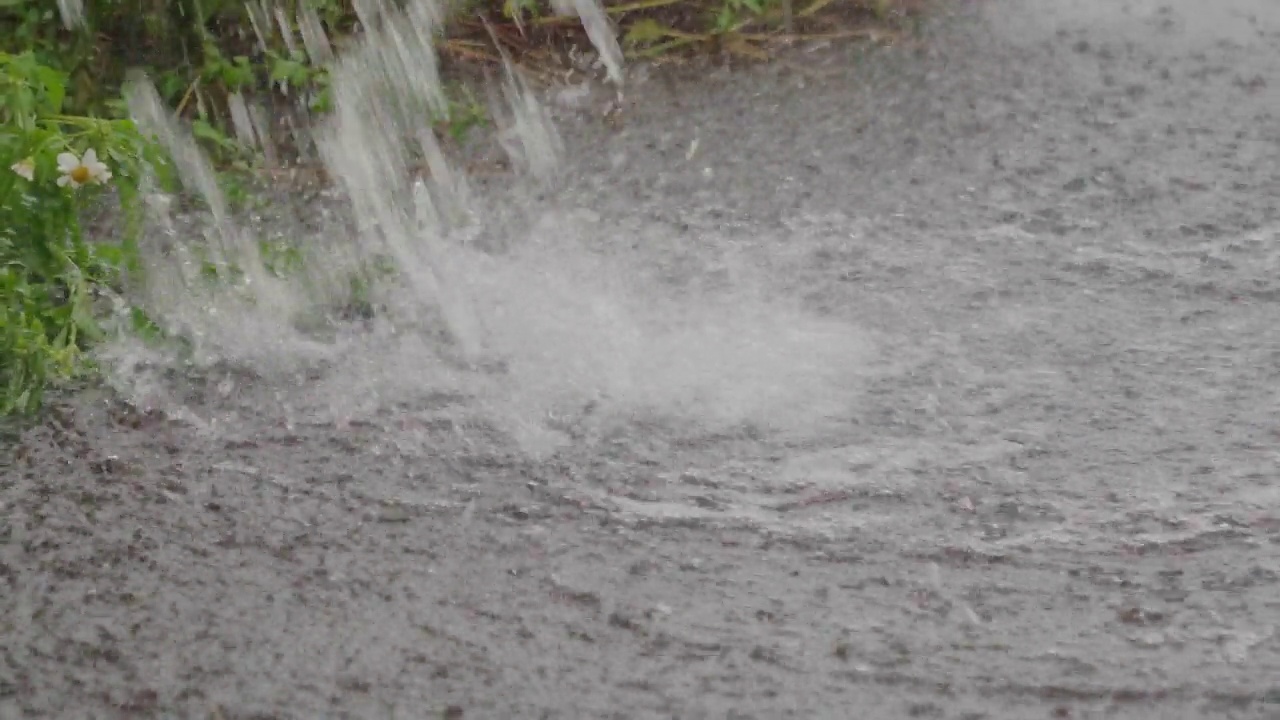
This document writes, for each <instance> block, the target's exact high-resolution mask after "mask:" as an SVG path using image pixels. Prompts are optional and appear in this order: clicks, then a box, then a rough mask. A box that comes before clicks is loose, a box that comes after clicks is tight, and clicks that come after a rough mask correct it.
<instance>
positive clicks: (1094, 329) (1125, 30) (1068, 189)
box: [0, 0, 1280, 720]
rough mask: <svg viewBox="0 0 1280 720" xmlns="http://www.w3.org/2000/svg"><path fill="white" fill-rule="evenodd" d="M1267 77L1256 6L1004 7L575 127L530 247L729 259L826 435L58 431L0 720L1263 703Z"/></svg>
mask: <svg viewBox="0 0 1280 720" xmlns="http://www.w3.org/2000/svg"><path fill="white" fill-rule="evenodd" d="M1278 70H1280V6H1275V5H1274V4H1272V3H1270V2H1265V1H1263V0H1256V1H1253V2H1244V1H1243V0H1241V1H1239V2H1227V1H1225V0H1224V1H1222V2H1217V3H1205V2H1193V1H1192V0H1179V1H1178V2H1164V3H1161V2H1137V1H1134V2H1123V1H1116V2H1102V1H1101V0H1096V1H1095V0H1082V1H1080V2H1075V3H1060V2H1050V0H1026V1H1024V2H1014V1H1013V0H1008V1H1004V2H995V1H993V2H982V3H969V4H963V5H962V6H961V8H960V9H959V10H958V11H957V13H956V16H955V17H948V18H945V19H941V20H939V21H938V22H936V23H935V24H934V25H933V26H931V28H930V30H929V31H928V33H927V36H926V37H925V38H924V42H922V43H906V44H904V45H902V46H899V47H896V48H889V49H884V50H879V51H874V52H870V53H867V52H865V51H859V50H855V49H850V48H812V49H805V48H801V49H797V50H796V51H794V53H792V54H791V55H790V56H789V60H788V62H783V63H778V64H775V65H773V66H771V67H770V68H764V69H757V70H749V71H739V72H734V73H719V74H716V75H715V76H713V78H712V79H710V80H704V81H700V82H698V83H696V84H694V83H683V82H680V81H676V82H672V83H665V82H663V81H662V80H661V79H658V78H657V77H656V76H655V77H654V78H653V79H651V80H649V81H648V82H646V83H642V84H640V85H639V86H638V87H636V88H634V89H632V90H630V91H629V93H628V100H629V102H630V108H629V109H628V112H627V116H626V123H625V126H624V127H623V128H622V129H620V130H619V129H609V128H606V127H603V126H601V125H600V124H599V123H598V122H594V121H591V122H589V121H588V120H586V119H584V118H577V119H575V118H574V117H573V116H572V113H571V112H569V111H562V114H563V115H565V117H563V118H561V121H562V129H563V130H564V135H565V138H566V143H567V145H568V155H569V158H570V160H571V167H570V168H569V169H568V172H567V173H566V180H564V181H563V182H562V183H561V186H560V187H558V188H557V189H556V190H555V193H554V198H553V199H552V201H551V202H550V203H549V204H548V205H545V206H543V207H542V208H541V209H540V210H538V211H537V216H536V217H534V218H533V219H532V221H529V222H525V225H526V227H532V228H533V230H532V231H529V230H527V229H526V231H525V232H532V233H533V234H535V235H537V234H539V233H541V234H545V235H548V236H551V235H557V236H558V235H572V236H573V237H574V238H576V240H577V241H578V242H580V243H582V244H583V245H584V246H589V247H590V248H592V249H593V250H594V251H596V252H598V253H599V254H600V255H602V256H607V257H614V258H628V260H627V261H628V262H632V263H634V264H635V265H634V266H636V267H640V266H644V267H652V268H655V272H661V273H664V274H665V275H664V276H665V277H667V278H668V279H669V281H670V282H671V284H672V288H673V289H672V292H673V293H676V292H679V291H680V289H681V288H683V287H685V285H687V284H688V283H689V282H692V279H698V278H713V279H714V278H715V277H718V273H723V272H724V268H725V258H726V257H730V256H732V257H734V258H738V259H739V260H741V259H746V261H747V262H745V266H746V267H749V268H750V270H751V272H753V273H754V274H755V275H756V276H759V277H761V278H763V283H764V284H765V285H766V286H767V288H768V291H769V292H772V293H775V294H777V295H779V296H784V297H791V298H796V299H798V300H799V301H800V303H801V304H802V305H803V308H804V309H805V310H807V311H808V312H809V313H810V314H812V315H816V316H820V317H822V318H823V319H825V320H829V321H833V322H839V323H841V324H842V325H841V326H842V327H844V328H846V329H847V333H848V335H847V336H846V337H845V338H844V341H845V342H847V343H848V348H849V355H848V361H849V366H850V372H849V373H848V374H847V375H845V376H843V378H842V383H843V384H842V385H841V386H840V387H839V392H833V393H830V396H829V397H827V396H822V395H821V393H817V392H810V393H806V394H803V395H801V397H803V398H804V399H805V401H806V402H809V403H817V402H831V403H833V404H835V405H838V406H839V409H838V411H837V410H830V411H829V412H826V413H825V415H826V417H825V419H824V421H823V422H821V423H816V424H815V423H802V422H800V419H802V418H803V417H804V414H803V413H802V412H800V410H799V409H797V408H795V407H791V406H787V405H786V404H782V405H779V406H777V408H778V409H777V412H778V413H779V414H778V417H777V422H776V423H770V422H767V418H766V421H762V422H758V423H754V424H751V425H749V426H747V427H738V428H734V429H732V431H729V430H717V431H715V432H710V431H707V430H706V429H705V427H703V426H701V425H696V424H690V425H688V426H686V425H682V424H681V423H679V422H669V423H661V422H654V421H648V420H645V421H641V420H640V419H635V420H633V421H626V422H624V421H623V420H621V419H618V418H608V419H596V418H594V417H593V416H592V415H591V414H590V413H589V412H588V413H584V414H583V415H582V416H581V417H575V418H571V419H567V420H565V427H564V428H563V432H564V433H565V434H566V435H567V436H568V437H569V438H570V439H571V442H568V443H567V444H565V445H564V446H563V447H561V448H560V449H559V450H557V451H556V452H555V453H553V454H550V455H545V456H531V455H530V454H528V453H525V452H522V451H521V450H520V449H519V448H518V447H517V446H516V445H515V444H514V443H513V442H512V441H511V440H510V439H509V438H508V437H507V436H506V435H504V434H503V433H502V432H499V431H498V429H495V428H493V427H491V424H486V423H485V422H484V421H483V420H482V419H476V418H475V417H474V415H473V414H472V413H470V412H469V410H468V408H467V407H465V402H464V401H463V400H461V399H459V398H458V397H456V396H453V395H449V394H447V393H439V394H436V395H430V396H416V397H406V398H404V401H403V402H400V403H393V402H389V401H386V400H385V398H386V397H387V395H386V393H383V394H381V395H379V394H378V393H376V392H374V391H373V390H371V389H370V387H372V385H370V386H365V385H361V384H359V383H353V381H352V380H351V379H350V378H345V377H328V376H325V375H323V374H319V375H315V376H311V377H308V378H306V379H305V382H301V383H287V382H282V381H280V380H279V379H276V380H271V379H267V378H257V379H254V378H244V377H240V376H239V375H236V371H235V370H234V369H225V370H224V371H221V372H210V373H207V375H205V376H201V377H196V378H189V379H186V380H185V381H184V383H185V384H184V385H183V387H184V388H185V391H186V393H187V395H186V397H185V399H184V403H185V407H188V408H189V409H190V414H189V416H186V417H168V418H166V417H162V416H160V415H155V414H147V413H143V412H139V411H137V410H132V409H129V408H126V407H123V406H122V405H120V404H117V403H110V402H106V401H103V400H95V399H93V398H92V397H88V396H86V397H82V398H80V399H78V400H77V401H76V402H75V403H71V404H69V405H68V406H67V407H65V408H63V409H61V410H59V411H58V412H56V413H55V417H54V418H53V419H52V420H51V421H50V422H49V423H48V424H46V425H45V426H43V427H41V428H39V429H37V430H35V431H32V432H31V433H29V434H28V435H27V436H26V437H25V438H24V440H23V442H22V443H21V446H20V447H19V450H18V454H19V457H18V460H17V462H16V463H14V464H13V465H11V466H9V467H8V468H6V469H5V471H4V472H5V475H4V480H3V481H2V483H0V503H2V505H0V507H2V508H3V514H2V517H3V518H4V519H3V522H4V525H3V530H0V537H3V538H4V539H5V542H4V543H3V544H0V575H3V580H4V585H5V592H4V593H3V594H2V595H0V608H3V613H2V615H0V617H3V618H4V620H3V621H2V622H3V625H0V632H2V633H3V634H2V635H0V637H3V642H0V649H2V650H3V653H2V657H0V717H4V718H9V717H13V718H21V717H31V718H46V717H48V718H54V717H56V718H114V717H122V718H123V717H128V718H141V717H156V718H161V717H200V718H214V719H217V720H233V719H240V720H245V719H248V718H259V719H261V718H428V717H445V718H682V719H686V720H691V719H696V718H716V719H720V718H726V719H727V718H737V719H739V720H745V719H747V718H758V719H762V720H763V719H766V718H768V719H772V718H846V717H861V716H865V717H874V718H899V717H901V718H908V717H924V718H954V719H960V718H965V719H967V720H978V719H979V718H990V719H993V720H994V719H1005V718H1008V719H1014V718H1017V719H1019V720H1021V719H1023V718H1036V717H1047V718H1101V717H1108V718H1161V719H1174V718H1206V717H1222V718H1272V717H1277V716H1280V637H1278V636H1277V624H1278V623H1280V593H1278V592H1277V590H1280V560H1277V558H1280V552H1278V551H1277V550H1278V549H1277V544H1280V506H1278V503H1280V489H1277V486H1276V482H1275V480H1276V475H1277V469H1278V467H1280V212H1278V211H1277V200H1276V198H1277V197H1280V115H1278V114H1280V73H1277V71H1278ZM695 141H696V142H695ZM495 192H497V191H496V190H495ZM520 212H524V210H521V211H520ZM512 213H513V214H516V211H514V210H513V211H512ZM691 346H693V343H692V341H691ZM842 347H843V346H842ZM662 353H663V357H668V358H670V360H671V362H673V363H675V362H678V360H679V356H680V354H681V346H680V345H679V344H674V345H671V346H668V347H665V348H663V349H662ZM411 360H412V358H406V359H405V362H411ZM726 367H729V365H727V366H726ZM761 367H768V366H767V365H761ZM779 372H780V373H784V372H785V370H779ZM370 382H371V383H372V382H373V381H372V380H371V381H370ZM786 382H790V381H789V380H788V381H786ZM760 387H767V384H761V385H760ZM236 388H240V389H241V391H235V389H236ZM340 390H345V391H346V392H348V393H350V394H351V395H353V396H355V397H354V399H351V400H350V406H349V407H343V408H340V409H338V410H335V409H334V407H335V405H334V403H335V401H334V398H335V397H338V396H339V395H340V394H341V393H340V392H339V391H340ZM326 392H328V393H329V394H326ZM372 397H380V398H384V399H382V400H379V401H378V402H374V401H372V400H370V399H369V398H372ZM762 407H765V408H774V407H775V406H773V405H768V404H766V405H763V406H762ZM321 410H323V412H322V411H321ZM171 415H172V413H171Z"/></svg>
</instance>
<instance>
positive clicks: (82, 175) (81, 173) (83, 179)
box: [69, 165, 89, 185]
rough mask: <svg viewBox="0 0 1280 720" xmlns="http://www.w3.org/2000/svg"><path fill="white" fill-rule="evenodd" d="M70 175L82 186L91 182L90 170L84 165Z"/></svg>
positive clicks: (77, 167)
mask: <svg viewBox="0 0 1280 720" xmlns="http://www.w3.org/2000/svg"><path fill="white" fill-rule="evenodd" d="M69 175H70V176H71V179H72V180H74V181H76V182H78V183H80V184H81V185H83V184H85V183H87V182H89V168H87V167H85V166H83V165H78V166H76V169H75V170H72V171H71V172H70V173H69Z"/></svg>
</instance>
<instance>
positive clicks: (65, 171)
mask: <svg viewBox="0 0 1280 720" xmlns="http://www.w3.org/2000/svg"><path fill="white" fill-rule="evenodd" d="M58 172H60V173H62V175H61V177H59V178H58V185H59V186H60V187H66V186H68V185H70V186H71V187H73V188H78V187H80V186H81V185H84V184H85V183H89V182H92V183H97V184H98V185H101V184H103V183H105V182H106V181H108V180H110V179H111V171H110V170H108V169H107V165H106V163H104V162H102V161H101V160H99V159H98V153H97V152H95V151H94V149H93V148H89V149H88V150H85V151H84V157H83V158H77V157H76V156H75V153H69V152H64V153H61V154H59V155H58Z"/></svg>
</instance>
